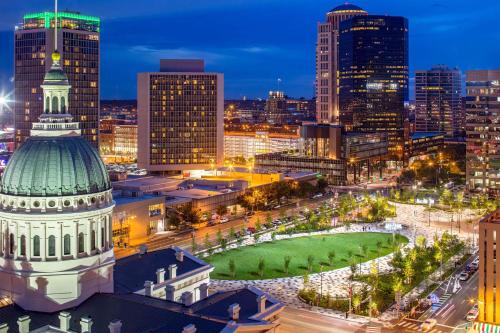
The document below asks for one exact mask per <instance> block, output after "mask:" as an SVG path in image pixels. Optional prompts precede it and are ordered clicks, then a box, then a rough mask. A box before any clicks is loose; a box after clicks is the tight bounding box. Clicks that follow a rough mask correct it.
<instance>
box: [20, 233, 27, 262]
mask: <svg viewBox="0 0 500 333" xmlns="http://www.w3.org/2000/svg"><path fill="white" fill-rule="evenodd" d="M19 255H21V256H23V257H24V256H26V236H24V235H22V236H21V246H20V249H19Z"/></svg>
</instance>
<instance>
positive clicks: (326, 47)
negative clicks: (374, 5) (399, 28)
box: [316, 3, 368, 123]
mask: <svg viewBox="0 0 500 333" xmlns="http://www.w3.org/2000/svg"><path fill="white" fill-rule="evenodd" d="M358 15H368V13H367V12H366V11H364V10H363V9H361V8H359V7H358V6H355V5H352V4H347V3H346V4H343V5H340V6H337V7H335V8H333V9H332V10H331V11H329V12H328V13H327V14H326V22H324V23H318V37H317V41H316V120H317V121H318V123H338V121H339V101H338V77H337V72H338V37H339V25H340V22H341V21H343V20H346V19H348V18H351V17H353V16H358Z"/></svg>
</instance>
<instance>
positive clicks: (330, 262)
mask: <svg viewBox="0 0 500 333" xmlns="http://www.w3.org/2000/svg"><path fill="white" fill-rule="evenodd" d="M334 259H335V250H331V251H329V252H328V265H330V266H333V260H334Z"/></svg>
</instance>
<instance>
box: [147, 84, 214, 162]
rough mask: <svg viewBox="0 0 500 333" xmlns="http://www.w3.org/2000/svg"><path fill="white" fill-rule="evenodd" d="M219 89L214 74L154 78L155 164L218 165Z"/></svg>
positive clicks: (152, 130)
mask: <svg viewBox="0 0 500 333" xmlns="http://www.w3.org/2000/svg"><path fill="white" fill-rule="evenodd" d="M217 89H218V88H217V75H212V74H192V75H184V74H179V75H175V74H168V75H167V74H158V75H152V76H151V78H150V123H149V125H150V148H149V149H150V162H151V164H152V165H175V164H186V165H188V164H210V163H214V162H216V160H217Z"/></svg>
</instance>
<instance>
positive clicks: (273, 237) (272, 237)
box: [271, 231, 276, 242]
mask: <svg viewBox="0 0 500 333" xmlns="http://www.w3.org/2000/svg"><path fill="white" fill-rule="evenodd" d="M271 240H272V241H273V242H274V241H275V240H276V233H275V232H274V231H273V232H271Z"/></svg>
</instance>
